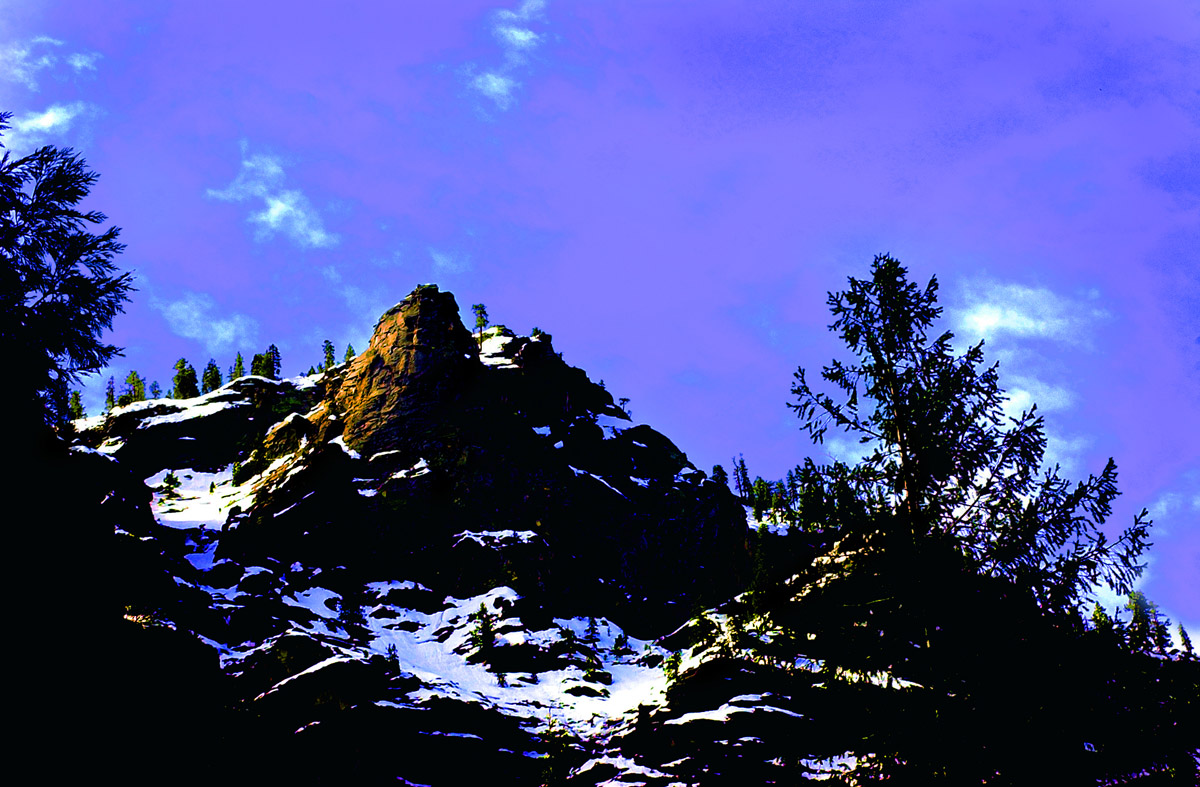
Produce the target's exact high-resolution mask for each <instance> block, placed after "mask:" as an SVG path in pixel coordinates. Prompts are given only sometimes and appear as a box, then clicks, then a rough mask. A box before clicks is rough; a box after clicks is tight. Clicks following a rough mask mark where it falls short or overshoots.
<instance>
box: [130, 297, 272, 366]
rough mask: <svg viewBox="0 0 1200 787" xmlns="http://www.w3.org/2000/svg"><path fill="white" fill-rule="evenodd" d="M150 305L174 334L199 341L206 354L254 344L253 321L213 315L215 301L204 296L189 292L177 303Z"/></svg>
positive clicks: (244, 317) (235, 315)
mask: <svg viewBox="0 0 1200 787" xmlns="http://www.w3.org/2000/svg"><path fill="white" fill-rule="evenodd" d="M152 305H153V306H154V308H156V309H158V311H160V312H162V315H163V317H164V318H165V319H166V321H167V324H168V325H169V326H170V328H171V331H172V332H173V333H174V334H176V335H177V336H182V337H184V338H185V339H195V340H197V341H199V342H201V343H202V344H203V345H204V348H205V349H206V350H207V351H208V352H209V354H210V355H213V356H216V355H219V354H221V353H224V352H226V351H228V350H231V349H234V348H241V347H254V346H256V345H257V342H258V323H257V322H256V321H255V320H253V319H252V318H250V317H247V316H246V315H244V314H231V315H228V316H226V317H216V316H214V314H213V311H214V310H215V309H216V302H215V301H214V300H213V299H212V297H211V296H209V295H205V294H204V293H197V292H189V293H186V294H185V295H184V296H183V297H182V298H180V299H179V300H177V301H172V302H171V303H161V302H152Z"/></svg>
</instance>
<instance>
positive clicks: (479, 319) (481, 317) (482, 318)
mask: <svg viewBox="0 0 1200 787" xmlns="http://www.w3.org/2000/svg"><path fill="white" fill-rule="evenodd" d="M471 311H473V312H475V331H476V333H477V334H478V335H479V346H480V348H482V347H483V329H484V328H486V327H487V326H488V313H487V307H486V306H484V305H483V304H482V303H477V304H475V305H474V306H472V307H471Z"/></svg>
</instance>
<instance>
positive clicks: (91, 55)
mask: <svg viewBox="0 0 1200 787" xmlns="http://www.w3.org/2000/svg"><path fill="white" fill-rule="evenodd" d="M102 57H104V55H102V54H100V53H99V52H88V53H86V54H85V53H83V52H75V53H74V54H72V55H69V56H68V57H67V65H69V66H70V67H71V68H73V69H75V73H77V74H79V73H82V72H84V71H95V70H96V61H97V60H99V59H100V58H102Z"/></svg>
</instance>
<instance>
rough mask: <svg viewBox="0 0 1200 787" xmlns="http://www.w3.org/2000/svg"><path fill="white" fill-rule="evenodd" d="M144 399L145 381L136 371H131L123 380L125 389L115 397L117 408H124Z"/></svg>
mask: <svg viewBox="0 0 1200 787" xmlns="http://www.w3.org/2000/svg"><path fill="white" fill-rule="evenodd" d="M145 399H146V381H145V380H143V379H142V377H141V375H139V374H138V373H137V372H136V371H131V372H130V373H129V376H128V377H126V378H125V388H124V390H122V391H121V395H120V396H118V397H117V406H118V407H124V406H126V405H129V404H133V403H134V402H141V401H144V400H145Z"/></svg>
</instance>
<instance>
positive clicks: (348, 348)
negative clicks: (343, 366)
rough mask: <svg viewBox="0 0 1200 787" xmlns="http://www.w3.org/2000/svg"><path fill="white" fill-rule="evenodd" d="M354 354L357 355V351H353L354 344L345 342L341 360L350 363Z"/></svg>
mask: <svg viewBox="0 0 1200 787" xmlns="http://www.w3.org/2000/svg"><path fill="white" fill-rule="evenodd" d="M356 355H358V353H356V352H354V345H353V344H347V345H346V357H345V358H343V359H342V362H343V363H350V362H351V361H353V360H354V356H356Z"/></svg>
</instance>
